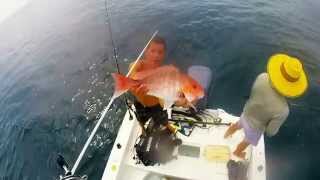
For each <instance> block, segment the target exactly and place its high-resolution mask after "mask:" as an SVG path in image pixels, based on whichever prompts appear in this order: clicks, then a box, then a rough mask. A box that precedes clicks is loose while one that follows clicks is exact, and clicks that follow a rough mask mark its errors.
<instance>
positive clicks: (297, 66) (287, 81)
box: [267, 54, 308, 98]
mask: <svg viewBox="0 0 320 180" xmlns="http://www.w3.org/2000/svg"><path fill="white" fill-rule="evenodd" d="M267 71H268V74H269V77H270V80H271V84H272V86H273V87H274V89H276V90H277V92H278V93H280V94H281V95H283V96H285V97H291V98H294V97H298V96H300V95H302V94H303V93H304V92H305V91H306V90H307V88H308V80H307V77H306V74H305V72H304V70H303V67H302V64H301V62H300V61H299V60H298V59H296V58H294V57H290V56H288V55H285V54H275V55H273V56H271V58H270V59H269V62H268V67H267Z"/></svg>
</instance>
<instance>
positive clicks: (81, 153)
mask: <svg viewBox="0 0 320 180" xmlns="http://www.w3.org/2000/svg"><path fill="white" fill-rule="evenodd" d="M106 1H107V0H106ZM106 1H105V5H107V2H106ZM106 10H107V9H106ZM109 20H110V19H109ZM109 26H110V25H109ZM110 29H111V26H110ZM110 32H111V31H110ZM157 33H158V31H155V32H154V33H153V35H152V36H151V38H150V39H149V41H148V42H147V44H146V45H145V47H144V48H143V49H142V51H141V53H140V54H139V56H138V57H137V59H136V60H135V61H134V63H133V65H132V67H131V68H130V70H129V72H128V73H127V75H126V76H127V77H128V76H129V75H130V73H131V72H132V70H133V68H134V67H135V66H136V64H137V63H138V61H139V60H140V59H141V57H142V55H143V54H144V52H145V50H146V49H147V47H148V46H149V44H150V42H151V41H152V39H153V38H154V37H155V36H156V35H157ZM110 35H111V33H110ZM111 36H112V35H111ZM112 39H113V38H112ZM113 47H114V50H113V52H114V54H115V60H116V64H117V70H118V72H120V68H119V64H118V59H117V50H116V48H115V46H114V42H113ZM114 100H115V98H114V97H111V99H110V101H109V103H108V105H107V106H106V108H104V109H103V111H102V113H101V116H100V118H99V120H98V122H97V124H96V125H95V127H94V128H93V130H92V132H91V134H90V136H89V137H88V139H87V141H86V143H85V145H84V146H83V148H82V150H81V152H80V154H79V156H78V158H77V160H76V162H75V163H74V165H73V167H72V169H71V174H74V173H75V171H76V170H77V168H78V166H79V164H80V161H81V160H82V158H83V156H84V153H85V152H86V150H87V149H88V147H89V145H90V143H91V141H92V139H93V137H94V135H95V134H96V132H97V130H98V129H99V127H100V125H101V123H102V121H103V119H104V117H105V116H106V114H107V112H108V111H109V110H110V108H111V105H112V104H113V102H114ZM128 112H130V111H128Z"/></svg>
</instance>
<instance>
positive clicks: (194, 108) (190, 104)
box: [188, 102, 198, 112]
mask: <svg viewBox="0 0 320 180" xmlns="http://www.w3.org/2000/svg"><path fill="white" fill-rule="evenodd" d="M188 105H189V106H190V107H191V108H192V109H193V110H195V111H196V112H198V110H197V108H196V106H194V105H193V104H192V103H191V102H188Z"/></svg>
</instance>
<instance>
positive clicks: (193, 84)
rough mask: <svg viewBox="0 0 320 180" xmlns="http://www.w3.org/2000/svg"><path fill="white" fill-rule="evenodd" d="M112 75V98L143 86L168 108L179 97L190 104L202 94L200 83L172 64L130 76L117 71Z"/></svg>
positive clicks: (147, 92) (147, 93) (148, 93)
mask: <svg viewBox="0 0 320 180" xmlns="http://www.w3.org/2000/svg"><path fill="white" fill-rule="evenodd" d="M112 76H113V78H114V80H115V92H114V95H113V97H114V98H116V97H118V96H120V95H122V94H123V93H125V92H127V91H128V90H130V89H137V88H141V87H144V88H146V89H147V90H146V95H151V96H155V97H157V98H159V99H161V100H162V101H163V108H164V109H168V108H170V107H171V106H172V105H173V104H174V103H175V102H177V101H179V100H181V98H186V100H187V101H188V102H189V103H190V105H191V104H192V102H195V101H197V100H199V99H201V98H202V97H203V96H204V90H203V88H202V87H201V85H200V84H199V83H198V82H197V81H195V80H194V79H192V78H191V77H190V76H188V75H186V74H184V73H182V72H180V71H179V69H178V68H176V67H175V66H173V65H165V66H161V67H158V68H155V69H152V70H147V71H142V72H138V73H136V74H135V75H134V76H132V78H128V77H125V76H123V75H121V74H117V73H113V74H112Z"/></svg>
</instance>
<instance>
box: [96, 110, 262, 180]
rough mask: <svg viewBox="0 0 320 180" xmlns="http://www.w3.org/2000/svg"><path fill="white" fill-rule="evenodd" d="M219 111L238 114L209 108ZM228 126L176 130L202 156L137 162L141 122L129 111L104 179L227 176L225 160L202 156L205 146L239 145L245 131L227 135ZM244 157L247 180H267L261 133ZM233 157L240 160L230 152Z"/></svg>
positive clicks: (202, 179) (224, 115)
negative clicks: (186, 131) (187, 133)
mask: <svg viewBox="0 0 320 180" xmlns="http://www.w3.org/2000/svg"><path fill="white" fill-rule="evenodd" d="M208 112H212V113H214V114H216V115H218V116H219V117H220V118H221V119H222V122H226V123H227V122H231V123H232V122H236V121H237V120H238V119H239V117H236V116H233V115H230V114H228V113H226V112H225V111H223V110H221V109H218V110H208ZM227 128H228V127H227V126H213V127H211V128H209V129H202V128H197V127H196V128H195V129H194V130H193V132H192V134H191V136H189V137H186V136H183V135H181V134H179V133H178V134H177V136H178V137H179V138H181V139H182V141H183V145H191V146H195V147H199V149H200V156H199V157H198V158H195V157H186V156H178V158H177V159H174V160H172V161H170V162H168V163H166V164H163V165H162V164H161V165H155V166H144V165H143V164H136V160H134V159H133V157H134V153H135V149H134V144H135V141H136V139H137V137H138V136H139V135H140V129H139V125H138V122H137V121H136V120H135V119H133V120H129V114H128V113H127V114H126V116H125V117H124V120H123V122H122V125H121V127H120V130H119V132H118V136H117V138H116V141H115V143H114V146H113V149H112V151H111V154H110V157H109V160H108V162H107V166H106V168H105V171H104V173H103V177H102V180H147V179H148V178H147V177H150V175H152V174H157V175H161V176H165V177H166V179H170V180H171V179H195V180H210V179H218V180H228V169H227V165H226V163H225V162H209V161H208V160H206V159H205V158H204V157H203V154H204V149H205V147H206V146H208V145H209V146H210V145H223V146H228V147H229V148H230V150H231V151H233V150H234V149H235V147H236V145H237V144H238V143H239V142H240V141H241V140H242V139H243V136H244V133H243V131H239V132H236V133H235V134H234V135H233V136H232V137H231V138H228V139H224V138H223V135H224V132H225V131H226V129H227ZM246 154H247V155H246V159H245V161H246V162H247V163H249V166H248V172H247V176H248V180H265V179H266V168H265V167H266V165H265V147H264V138H263V137H262V138H261V139H260V141H259V143H258V145H257V146H256V147H249V148H247V153H246ZM231 159H234V160H239V159H238V158H236V157H235V156H233V155H231Z"/></svg>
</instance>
